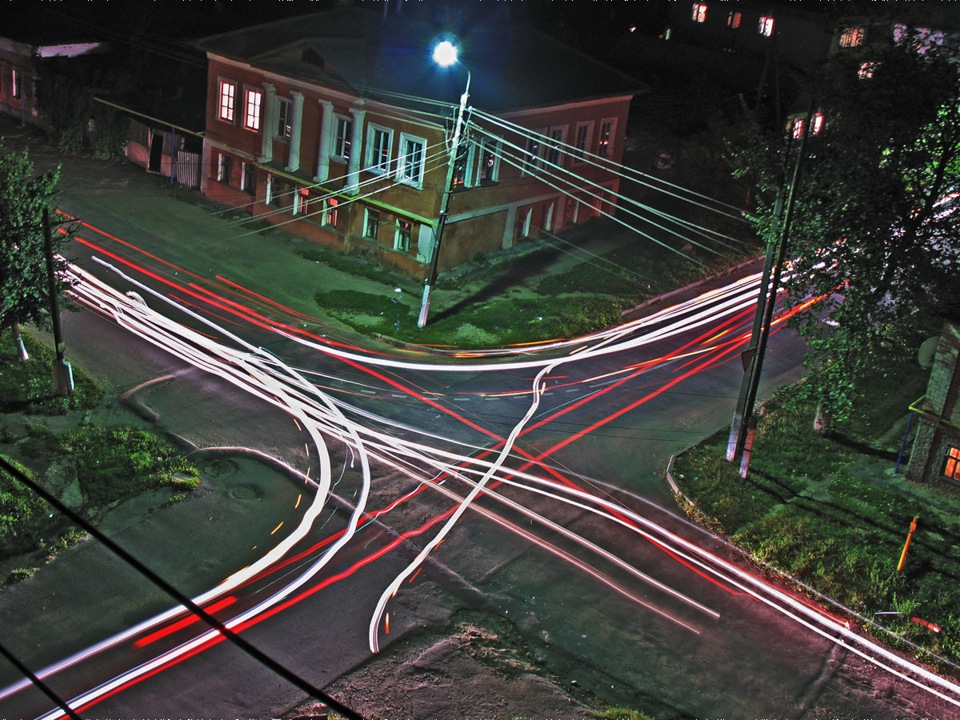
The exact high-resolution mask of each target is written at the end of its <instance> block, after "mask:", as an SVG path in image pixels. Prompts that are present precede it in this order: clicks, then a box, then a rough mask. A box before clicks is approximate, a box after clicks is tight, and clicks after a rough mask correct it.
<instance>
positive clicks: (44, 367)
mask: <svg viewBox="0 0 960 720" xmlns="http://www.w3.org/2000/svg"><path fill="white" fill-rule="evenodd" d="M22 337H23V343H24V346H25V347H26V349H27V353H28V354H29V356H30V358H29V360H27V361H26V362H24V361H23V360H21V359H20V353H19V351H18V349H17V346H16V344H15V342H14V339H13V333H12V332H11V331H10V330H9V329H5V330H3V332H2V333H0V412H22V413H27V414H34V415H62V414H64V413H66V412H69V411H72V410H89V409H91V408H93V407H96V405H97V403H98V402H100V399H101V398H102V397H103V388H101V387H100V385H99V384H98V383H97V382H96V381H95V380H93V378H91V377H90V376H89V375H87V374H86V373H85V372H83V370H82V369H80V368H77V367H75V366H71V367H72V369H73V382H74V391H73V394H72V395H71V396H69V397H61V396H57V395H56V394H55V390H56V386H55V384H54V378H53V362H54V360H55V359H56V353H55V352H54V351H53V349H52V348H50V347H48V346H47V345H44V344H43V343H41V342H40V341H39V340H37V339H36V338H34V337H33V336H31V335H30V334H28V333H23V335H22Z"/></svg>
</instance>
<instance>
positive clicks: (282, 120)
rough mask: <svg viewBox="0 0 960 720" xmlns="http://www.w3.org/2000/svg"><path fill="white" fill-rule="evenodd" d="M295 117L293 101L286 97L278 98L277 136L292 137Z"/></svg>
mask: <svg viewBox="0 0 960 720" xmlns="http://www.w3.org/2000/svg"><path fill="white" fill-rule="evenodd" d="M292 117H293V103H292V102H290V101H289V100H287V99H286V98H277V137H278V138H283V139H284V140H289V139H290V134H291V132H292V131H293V130H292V128H293V126H292V122H293V121H292Z"/></svg>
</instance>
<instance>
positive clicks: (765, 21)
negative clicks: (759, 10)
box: [757, 15, 773, 37]
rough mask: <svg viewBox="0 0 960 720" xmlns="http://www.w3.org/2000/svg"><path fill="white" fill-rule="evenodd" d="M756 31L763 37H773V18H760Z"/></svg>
mask: <svg viewBox="0 0 960 720" xmlns="http://www.w3.org/2000/svg"><path fill="white" fill-rule="evenodd" d="M757 30H758V32H759V33H760V34H761V35H763V36H764V37H770V36H771V35H773V17H772V16H771V15H763V16H761V18H760V23H759V24H758V25H757Z"/></svg>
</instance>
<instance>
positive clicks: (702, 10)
mask: <svg viewBox="0 0 960 720" xmlns="http://www.w3.org/2000/svg"><path fill="white" fill-rule="evenodd" d="M691 19H692V20H693V21H694V22H697V23H702V22H706V21H707V4H706V3H694V4H693V13H692V14H691Z"/></svg>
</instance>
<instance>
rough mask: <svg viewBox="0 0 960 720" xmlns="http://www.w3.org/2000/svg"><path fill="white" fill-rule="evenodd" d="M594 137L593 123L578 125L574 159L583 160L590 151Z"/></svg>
mask: <svg viewBox="0 0 960 720" xmlns="http://www.w3.org/2000/svg"><path fill="white" fill-rule="evenodd" d="M592 137H593V121H592V120H591V121H590V122H582V123H578V124H577V137H576V139H575V140H574V143H573V144H574V147H575V148H576V150H574V153H573V157H574V158H575V160H583V157H584V154H585V153H588V152H589V151H590V140H591V139H592Z"/></svg>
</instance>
